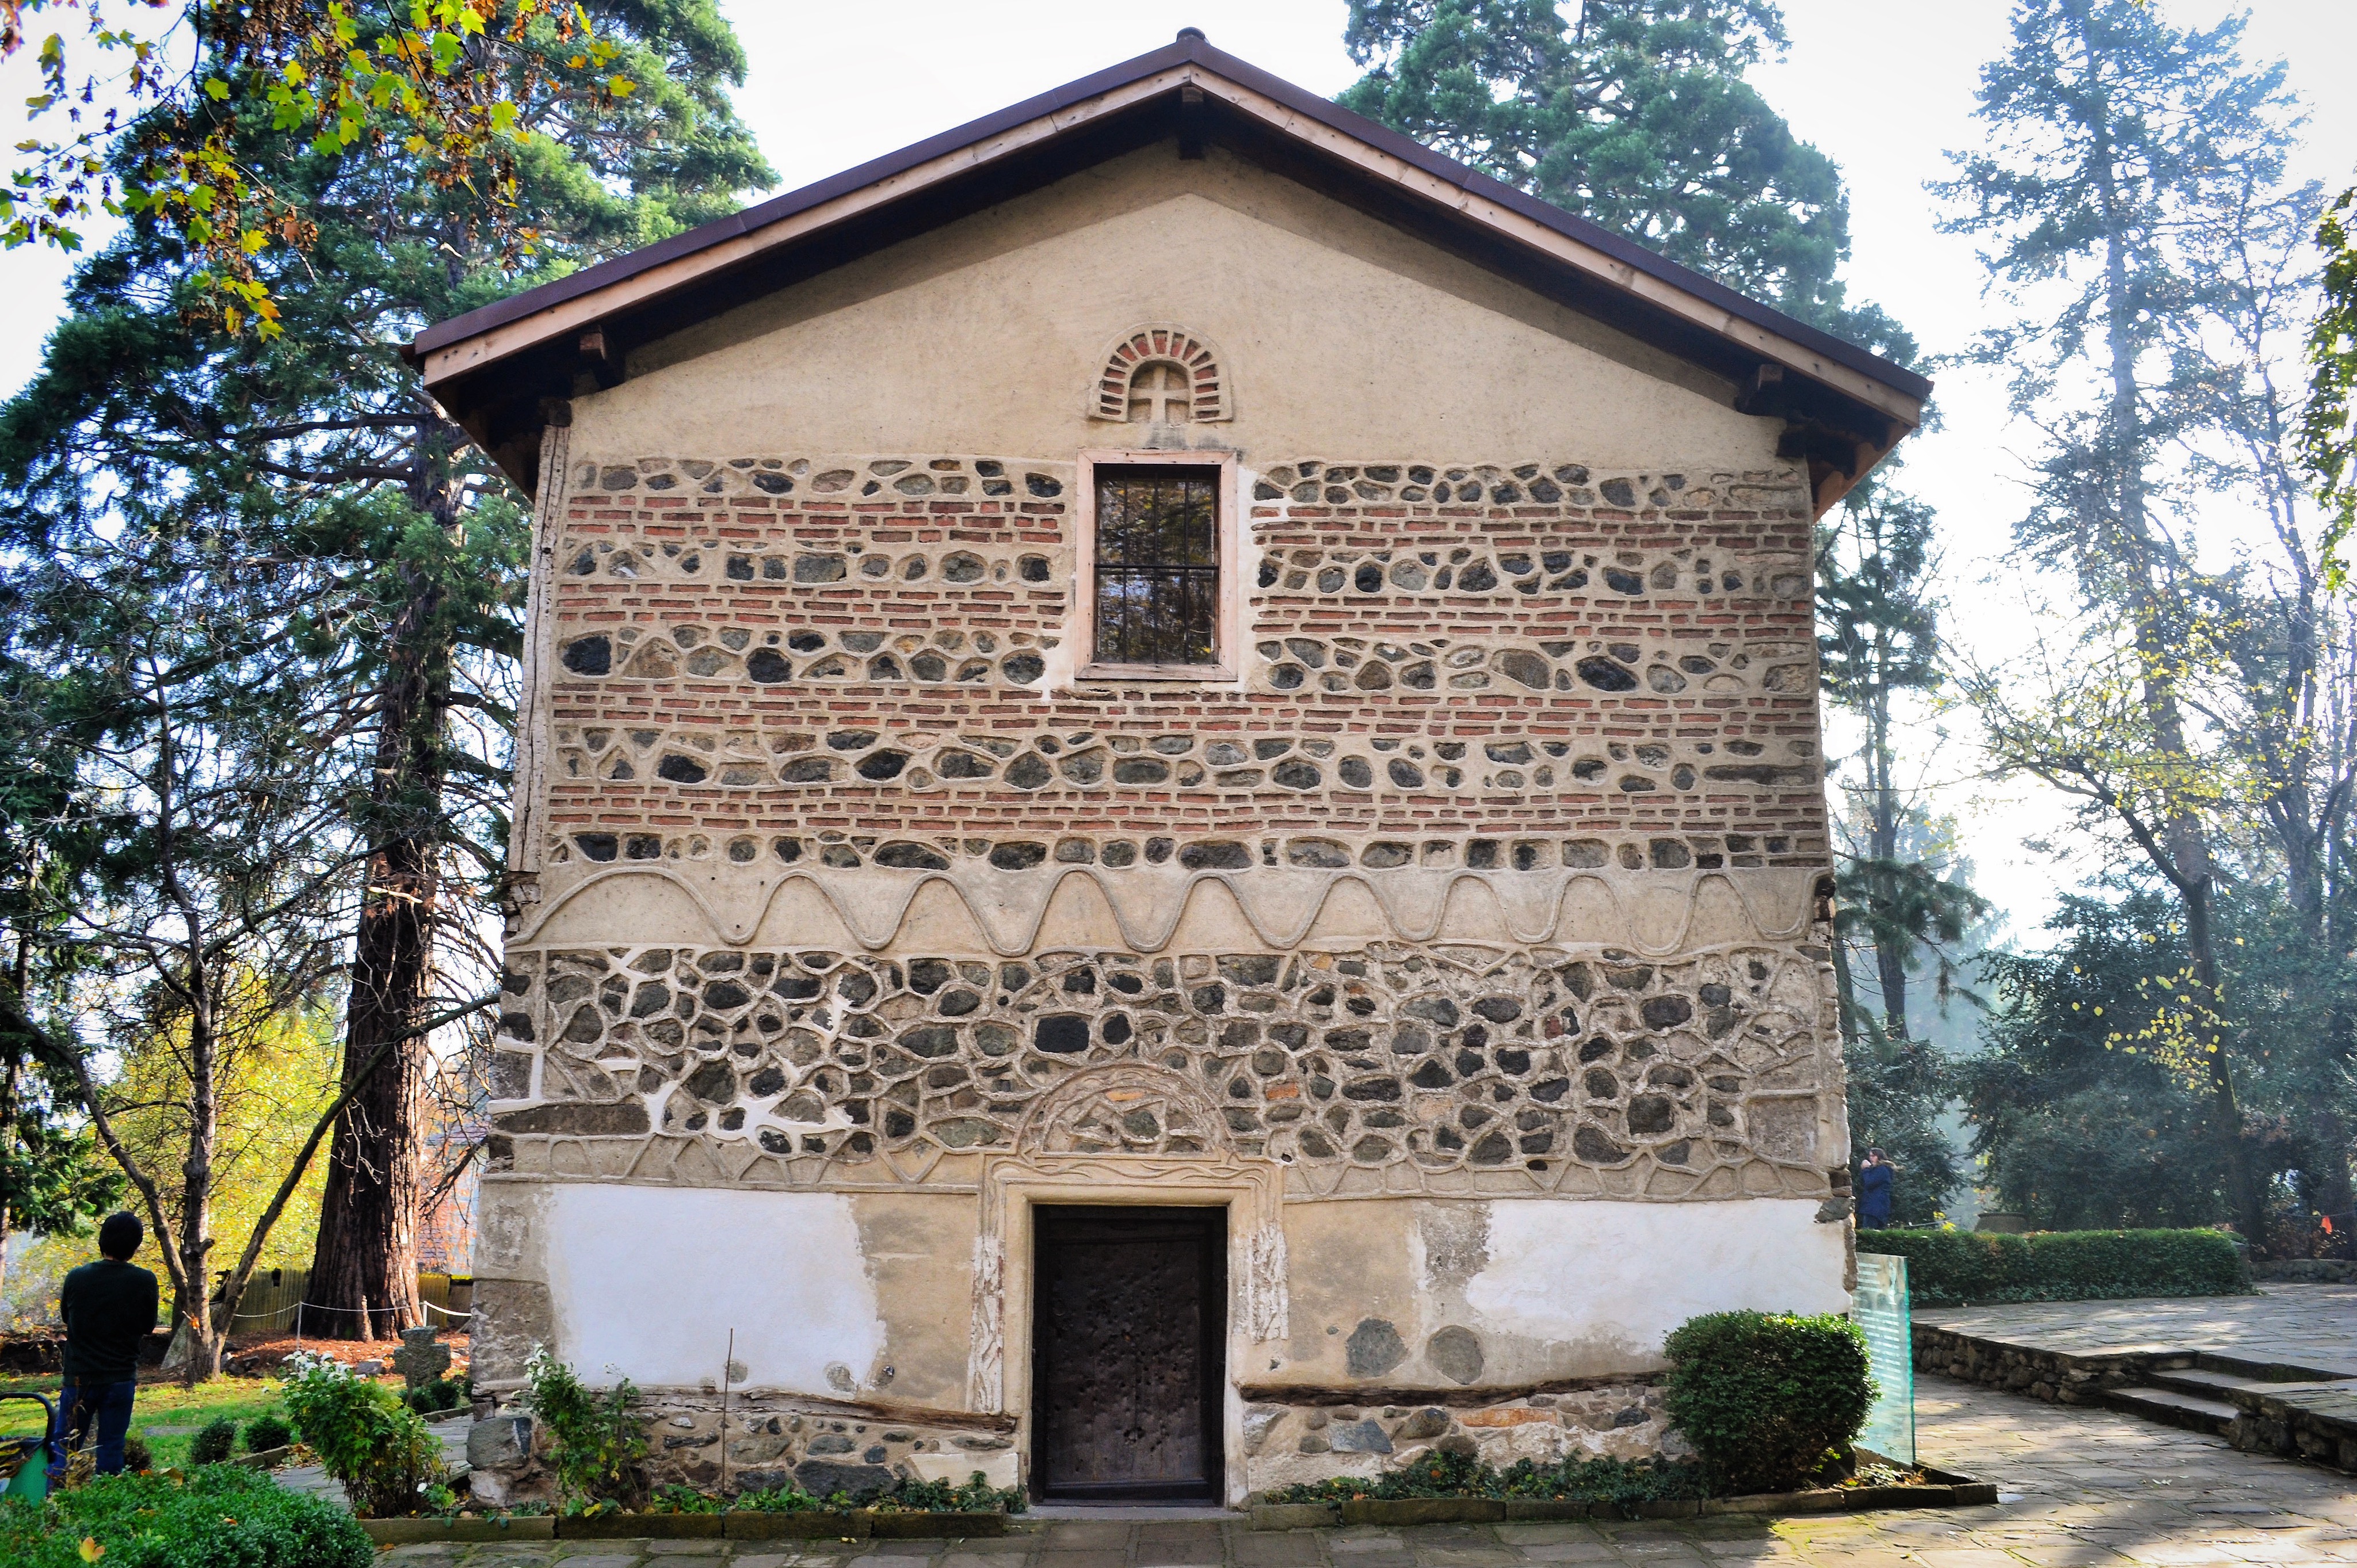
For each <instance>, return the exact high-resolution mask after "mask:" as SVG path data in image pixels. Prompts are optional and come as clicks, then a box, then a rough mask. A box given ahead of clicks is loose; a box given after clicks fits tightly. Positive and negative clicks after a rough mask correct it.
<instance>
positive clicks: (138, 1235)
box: [49, 1214, 156, 1487]
mask: <svg viewBox="0 0 2357 1568" xmlns="http://www.w3.org/2000/svg"><path fill="white" fill-rule="evenodd" d="M146 1235H147V1232H146V1230H145V1227H143V1226H142V1225H141V1224H140V1223H139V1220H138V1218H137V1216H135V1215H131V1214H110V1215H108V1216H107V1217H106V1222H105V1223H104V1224H102V1225H101V1226H100V1227H99V1228H98V1251H99V1259H98V1262H94V1263H84V1264H83V1265H82V1266H81V1267H80V1268H78V1269H76V1270H74V1271H73V1272H72V1273H70V1274H68V1275H66V1283H65V1287H64V1289H62V1290H60V1291H59V1293H58V1312H59V1316H61V1317H63V1318H64V1319H65V1323H66V1364H65V1386H64V1387H63V1388H61V1389H60V1390H59V1391H58V1412H59V1417H60V1425H61V1426H62V1427H63V1429H64V1430H63V1434H62V1446H59V1445H57V1444H52V1446H51V1452H50V1455H49V1484H50V1485H51V1486H52V1487H55V1486H57V1485H58V1484H59V1483H60V1482H62V1481H63V1480H64V1479H65V1473H66V1455H69V1454H70V1453H72V1452H73V1451H74V1450H75V1449H77V1448H79V1447H81V1445H82V1444H84V1443H86V1442H90V1441H91V1440H92V1437H93V1434H94V1435H95V1441H96V1445H97V1450H98V1452H97V1455H96V1458H97V1460H98V1473H99V1474H100V1475H102V1476H112V1475H114V1474H116V1473H117V1472H119V1471H120V1470H121V1469H122V1468H123V1439H124V1434H126V1433H128V1432H129V1431H130V1430H131V1400H132V1396H133V1395H134V1394H135V1393H136V1392H137V1391H138V1389H139V1346H140V1344H141V1342H142V1341H144V1340H145V1338H146V1337H147V1336H148V1335H149V1334H151V1333H153V1332H154V1331H155V1328H156V1276H155V1275H154V1274H152V1273H148V1272H147V1271H146V1270H145V1269H143V1268H140V1267H138V1266H137V1265H136V1264H135V1263H133V1262H132V1261H131V1254H132V1253H134V1252H136V1251H139V1243H140V1242H141V1241H143V1240H145V1239H146Z"/></svg>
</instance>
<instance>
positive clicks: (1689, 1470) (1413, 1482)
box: [1268, 1452, 1710, 1519]
mask: <svg viewBox="0 0 2357 1568" xmlns="http://www.w3.org/2000/svg"><path fill="white" fill-rule="evenodd" d="M1709 1495H1710V1488H1709V1486H1708V1477H1706V1475H1705V1473H1704V1471H1703V1467H1702V1466H1699V1465H1694V1464H1679V1463H1674V1462H1673V1461H1670V1460H1665V1459H1635V1460H1628V1459H1613V1458H1609V1457H1601V1456H1599V1457H1596V1458H1589V1457H1587V1456H1585V1455H1572V1456H1571V1457H1569V1458H1566V1459H1564V1460H1561V1461H1559V1462H1557V1463H1555V1464H1553V1465H1541V1464H1539V1463H1537V1462H1536V1461H1535V1460H1531V1459H1518V1460H1516V1461H1515V1462H1514V1464H1513V1465H1512V1466H1510V1467H1509V1468H1507V1469H1504V1470H1499V1469H1495V1468H1493V1467H1492V1466H1488V1465H1485V1464H1483V1463H1482V1462H1481V1461H1480V1460H1479V1459H1477V1458H1475V1457H1474V1456H1473V1455H1469V1454H1442V1453H1438V1452H1433V1453H1427V1454H1426V1455H1423V1456H1422V1457H1421V1458H1419V1459H1417V1460H1416V1461H1415V1463H1414V1464H1412V1465H1404V1466H1400V1467H1399V1468H1397V1469H1393V1470H1386V1471H1384V1472H1383V1474H1381V1475H1379V1476H1374V1477H1351V1476H1340V1477H1333V1478H1331V1479H1329V1480H1323V1481H1302V1482H1299V1483H1297V1484H1296V1485H1294V1486H1290V1487H1280V1488H1278V1489H1277V1490H1275V1491H1274V1492H1271V1493H1270V1494H1269V1496H1268V1500H1269V1501H1270V1502H1273V1503H1327V1502H1349V1501H1351V1499H1353V1498H1381V1499H1383V1500H1385V1501H1389V1500H1391V1499H1394V1498H1535V1499H1544V1500H1547V1501H1554V1502H1587V1503H1605V1504H1609V1505H1610V1506H1612V1507H1615V1508H1617V1509H1620V1511H1621V1512H1622V1513H1623V1514H1626V1515H1627V1516H1628V1517H1630V1518H1631V1519H1633V1518H1635V1517H1636V1510H1637V1505H1638V1504H1640V1503H1650V1502H1662V1501H1666V1500H1671V1499H1684V1498H1704V1497H1708V1496H1709Z"/></svg>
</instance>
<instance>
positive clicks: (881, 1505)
mask: <svg viewBox="0 0 2357 1568" xmlns="http://www.w3.org/2000/svg"><path fill="white" fill-rule="evenodd" d="M871 1506H872V1507H874V1508H875V1509H876V1510H877V1512H879V1513H1021V1512H1022V1511H1023V1510H1024V1509H1027V1508H1028V1507H1029V1506H1030V1504H1029V1502H1028V1499H1027V1498H1025V1496H1024V1494H1023V1489H1022V1488H1021V1487H994V1486H992V1485H991V1484H990V1479H989V1477H986V1476H985V1475H984V1474H983V1473H982V1472H981V1471H979V1470H976V1471H975V1472H974V1476H973V1477H972V1478H971V1479H970V1480H968V1481H967V1482H966V1483H965V1484H964V1485H963V1486H959V1485H957V1484H955V1483H954V1482H951V1481H918V1480H904V1481H902V1482H901V1483H900V1484H899V1486H897V1487H893V1488H892V1489H891V1490H890V1491H888V1492H887V1493H885V1494H884V1495H883V1496H882V1497H880V1498H877V1499H876V1501H875V1502H874V1503H873V1504H872V1505H871Z"/></svg>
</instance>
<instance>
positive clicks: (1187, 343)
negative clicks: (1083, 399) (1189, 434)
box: [1089, 326, 1233, 424]
mask: <svg viewBox="0 0 2357 1568" xmlns="http://www.w3.org/2000/svg"><path fill="white" fill-rule="evenodd" d="M1089 414H1090V417H1092V418H1094V419H1103V420H1110V421H1112V422H1113V423H1114V424H1207V423H1210V422H1211V421H1214V420H1222V419H1228V418H1231V417H1232V415H1233V410H1232V404H1231V402H1230V398H1229V391H1228V376H1227V371H1226V368H1225V366H1224V365H1223V363H1222V360H1221V358H1220V356H1219V355H1218V354H1217V353H1216V352H1215V351H1214V350H1213V349H1212V348H1211V345H1210V344H1209V343H1207V342H1205V341H1204V340H1203V338H1201V337H1200V335H1198V334H1196V333H1193V332H1189V331H1188V330H1186V329H1185V328H1179V327H1156V326H1147V327H1134V328H1130V329H1129V330H1128V331H1127V332H1125V333H1123V334H1122V335H1121V336H1120V337H1119V338H1114V341H1113V343H1112V344H1111V345H1110V346H1109V347H1108V348H1107V349H1105V353H1104V359H1103V364H1102V367H1101V368H1100V370H1099V371H1098V373H1097V380H1096V385H1095V387H1094V388H1093V389H1092V392H1091V393H1090V398H1089Z"/></svg>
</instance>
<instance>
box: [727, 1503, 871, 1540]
mask: <svg viewBox="0 0 2357 1568" xmlns="http://www.w3.org/2000/svg"><path fill="white" fill-rule="evenodd" d="M871 1517H872V1516H870V1515H867V1514H859V1513H838V1512H831V1511H829V1512H820V1511H813V1512H810V1513H758V1512H755V1511H753V1510H751V1509H747V1510H745V1511H744V1512H742V1513H737V1512H730V1513H726V1514H723V1515H721V1516H720V1518H722V1519H723V1520H726V1524H727V1528H726V1530H725V1531H723V1533H724V1534H726V1536H727V1538H728V1539H729V1540H731V1541H843V1540H846V1539H847V1540H851V1541H865V1540H866V1539H867V1526H868V1520H869V1519H870V1518H871Z"/></svg>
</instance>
